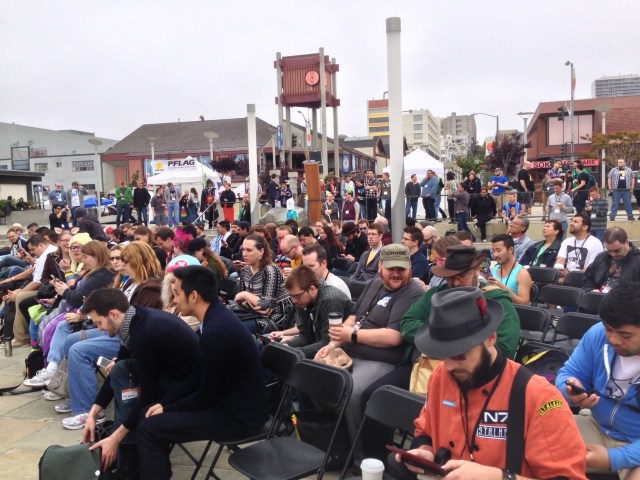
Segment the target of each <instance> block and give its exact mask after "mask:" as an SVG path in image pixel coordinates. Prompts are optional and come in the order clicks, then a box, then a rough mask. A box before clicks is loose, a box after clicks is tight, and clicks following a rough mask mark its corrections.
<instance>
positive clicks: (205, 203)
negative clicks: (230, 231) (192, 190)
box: [200, 179, 218, 230]
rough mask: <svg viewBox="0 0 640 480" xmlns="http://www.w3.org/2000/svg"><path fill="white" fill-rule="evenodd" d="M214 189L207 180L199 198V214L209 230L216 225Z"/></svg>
mask: <svg viewBox="0 0 640 480" xmlns="http://www.w3.org/2000/svg"><path fill="white" fill-rule="evenodd" d="M215 202H216V189H215V187H214V186H213V180H211V179H208V180H207V185H206V187H205V188H203V189H202V194H201V197H200V213H202V212H205V213H204V217H203V220H207V221H208V222H209V230H211V229H212V228H213V227H214V224H217V223H218V209H217V208H216V204H215Z"/></svg>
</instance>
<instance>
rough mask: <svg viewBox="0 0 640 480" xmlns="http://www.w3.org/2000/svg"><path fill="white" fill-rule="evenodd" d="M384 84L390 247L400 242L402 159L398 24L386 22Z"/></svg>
mask: <svg viewBox="0 0 640 480" xmlns="http://www.w3.org/2000/svg"><path fill="white" fill-rule="evenodd" d="M386 23H387V82H388V87H387V90H389V150H390V151H389V154H390V157H391V172H392V174H391V225H390V226H392V228H391V232H392V239H393V241H394V243H401V242H402V229H403V227H404V224H405V220H406V218H405V216H404V195H403V189H402V185H403V183H404V157H403V149H402V75H401V66H402V62H401V53H402V51H401V44H400V38H401V35H400V34H401V23H400V18H399V17H390V18H387V22H386Z"/></svg>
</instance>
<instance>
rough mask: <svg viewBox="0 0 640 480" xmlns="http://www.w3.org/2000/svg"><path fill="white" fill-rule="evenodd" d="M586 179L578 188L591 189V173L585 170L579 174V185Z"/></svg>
mask: <svg viewBox="0 0 640 480" xmlns="http://www.w3.org/2000/svg"><path fill="white" fill-rule="evenodd" d="M582 181H584V185H583V186H582V187H580V188H579V189H578V190H589V175H588V174H587V172H585V171H584V170H583V171H582V172H580V173H579V174H578V185H580V182H582Z"/></svg>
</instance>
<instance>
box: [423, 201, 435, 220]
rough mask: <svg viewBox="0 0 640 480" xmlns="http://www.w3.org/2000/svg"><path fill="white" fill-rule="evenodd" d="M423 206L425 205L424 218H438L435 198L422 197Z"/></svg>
mask: <svg viewBox="0 0 640 480" xmlns="http://www.w3.org/2000/svg"><path fill="white" fill-rule="evenodd" d="M422 206H423V207H424V218H436V200H435V198H429V197H422Z"/></svg>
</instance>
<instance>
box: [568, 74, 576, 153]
mask: <svg viewBox="0 0 640 480" xmlns="http://www.w3.org/2000/svg"><path fill="white" fill-rule="evenodd" d="M568 63H569V65H570V66H571V102H570V103H569V122H570V123H571V164H572V165H573V161H574V143H575V129H574V122H573V97H574V90H575V87H574V78H575V71H574V69H573V62H568Z"/></svg>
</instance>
